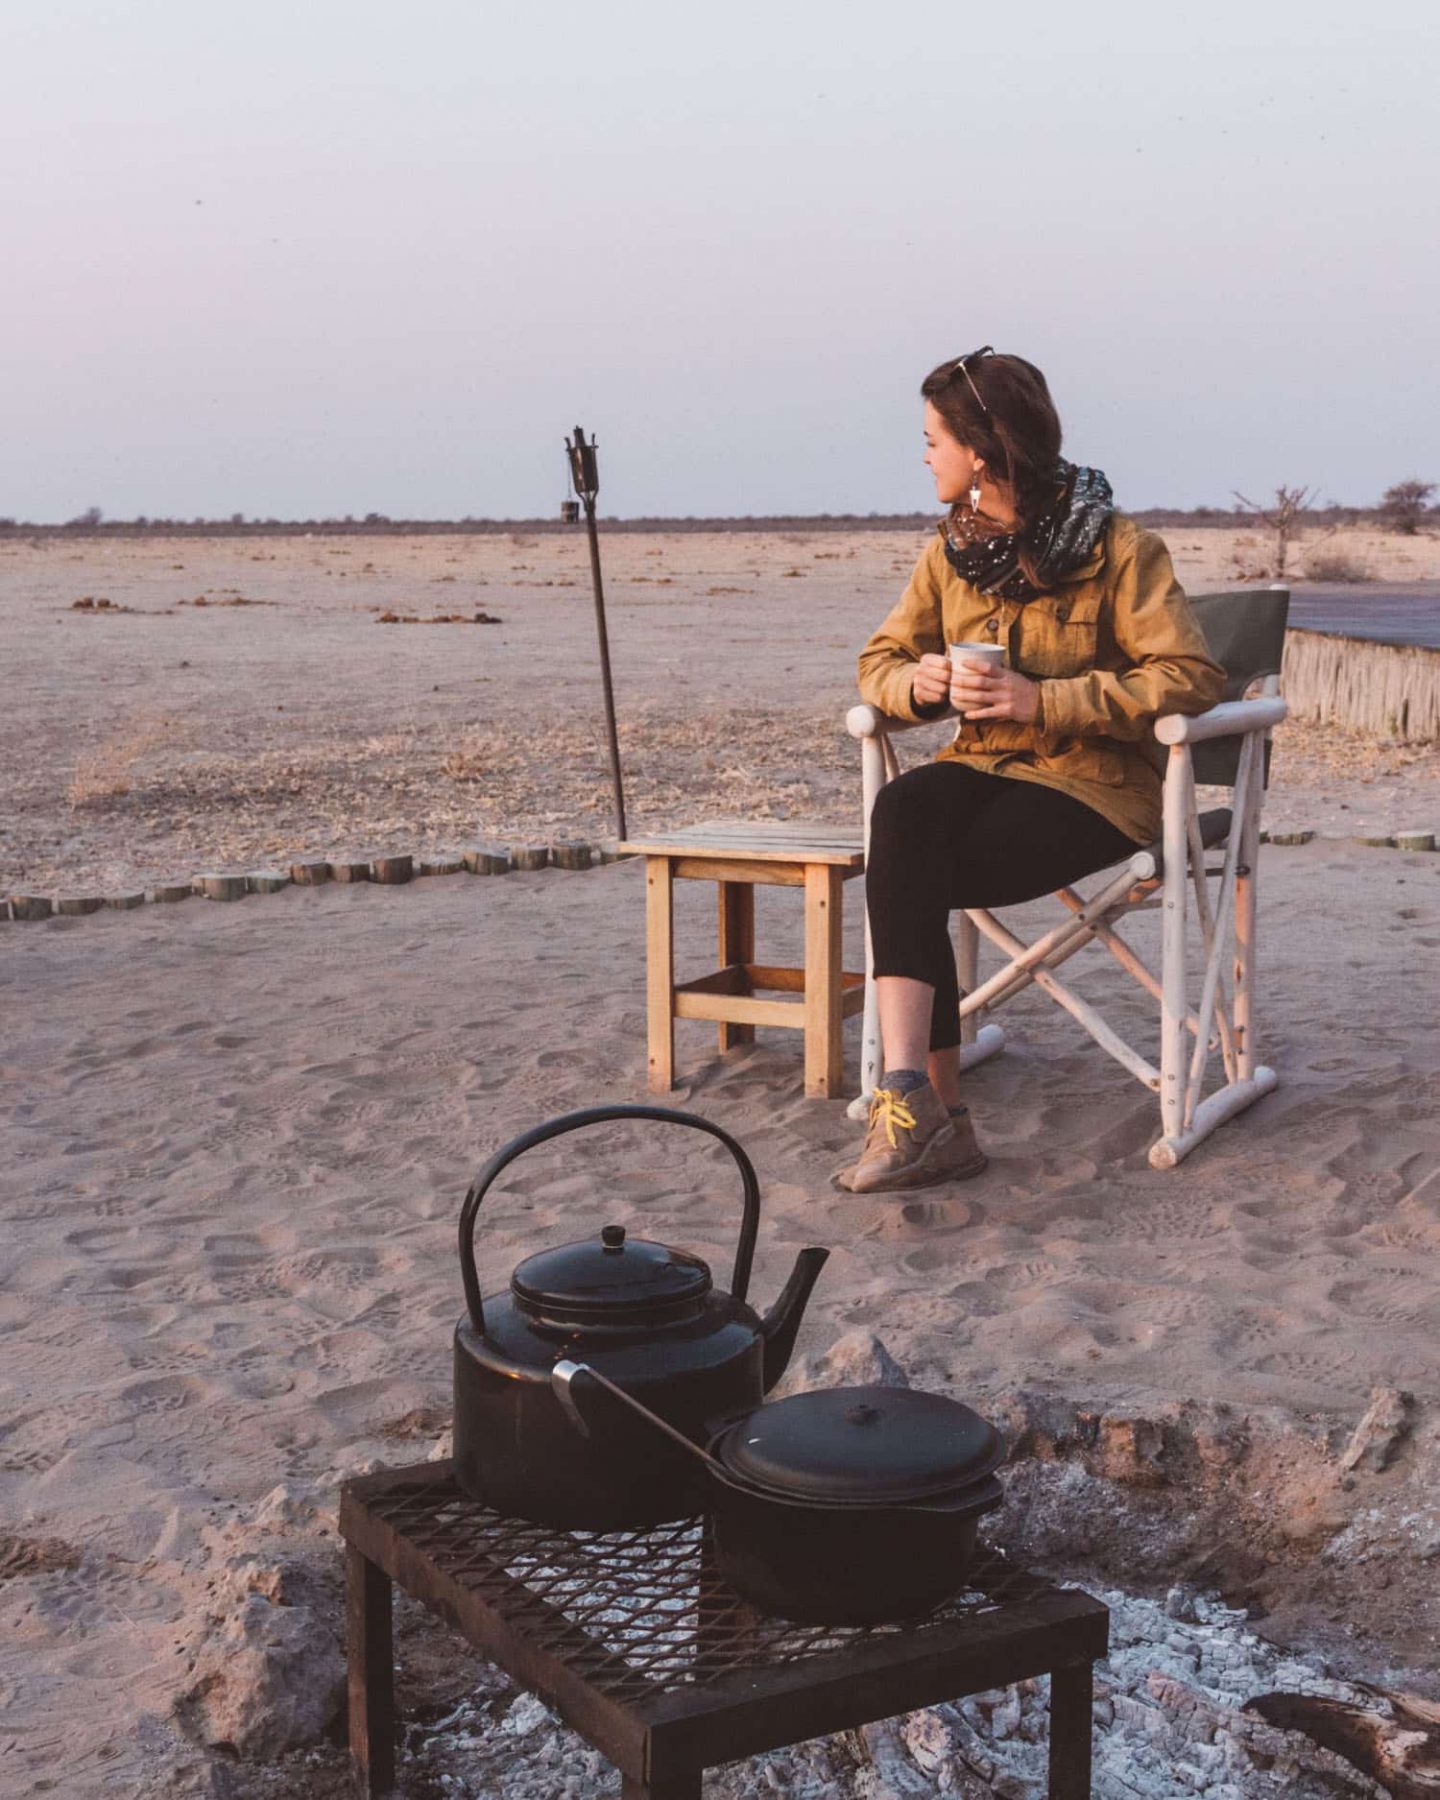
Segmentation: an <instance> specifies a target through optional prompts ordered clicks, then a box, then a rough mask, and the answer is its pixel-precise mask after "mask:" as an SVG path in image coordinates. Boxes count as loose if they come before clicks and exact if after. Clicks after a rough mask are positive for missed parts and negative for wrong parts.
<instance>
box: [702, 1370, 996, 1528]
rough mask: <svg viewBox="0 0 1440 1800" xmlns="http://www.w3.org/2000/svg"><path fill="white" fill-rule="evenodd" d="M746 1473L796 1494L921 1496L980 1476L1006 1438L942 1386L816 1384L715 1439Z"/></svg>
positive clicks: (857, 1499)
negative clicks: (940, 1390)
mask: <svg viewBox="0 0 1440 1800" xmlns="http://www.w3.org/2000/svg"><path fill="white" fill-rule="evenodd" d="M714 1453H715V1454H716V1455H717V1456H718V1457H719V1458H720V1460H721V1462H722V1463H723V1464H724V1465H725V1467H726V1468H727V1469H728V1470H730V1472H731V1473H732V1474H734V1475H738V1476H739V1477H740V1478H741V1479H742V1480H744V1481H746V1482H749V1483H751V1484H753V1485H754V1486H756V1487H761V1488H766V1489H769V1490H770V1491H771V1492H772V1493H780V1494H787V1495H790V1496H791V1497H794V1498H803V1499H814V1500H828V1501H833V1502H842V1503H844V1502H849V1503H852V1504H855V1505H863V1504H867V1503H868V1504H871V1505H874V1504H876V1503H886V1502H892V1501H893V1502H897V1503H898V1502H904V1501H907V1500H920V1499H923V1498H926V1497H928V1496H933V1495H937V1494H941V1493H945V1492H948V1491H952V1490H954V1489H956V1488H961V1487H965V1486H966V1485H968V1484H969V1483H971V1482H978V1481H981V1480H983V1479H984V1477H985V1476H987V1475H988V1474H990V1472H991V1471H992V1470H993V1469H995V1468H997V1467H998V1466H999V1464H1000V1462H1001V1461H1002V1460H1003V1458H1004V1455H1005V1443H1004V1440H1003V1439H1002V1438H1001V1436H1000V1433H999V1432H998V1431H997V1430H996V1429H995V1427H994V1426H993V1425H991V1424H990V1423H989V1421H988V1420H986V1419H982V1418H981V1417H980V1415H979V1413H977V1412H972V1411H971V1409H970V1408H969V1407H968V1406H963V1405H962V1404H961V1403H960V1402H959V1401H958V1400H948V1399H946V1398H945V1396H944V1395H943V1394H924V1393H917V1392H915V1391H913V1390H912V1389H909V1388H887V1387H852V1388H819V1389H816V1390H815V1391H814V1392H813V1393H808V1394H793V1395H792V1396H791V1397H790V1398H789V1399H788V1400H774V1401H771V1402H770V1403H769V1404H768V1405H765V1406H762V1407H759V1408H757V1410H756V1411H754V1412H752V1413H750V1414H748V1415H747V1416H746V1417H745V1418H743V1419H740V1420H738V1421H737V1422H736V1423H735V1424H734V1425H732V1426H730V1428H729V1429H728V1430H727V1431H726V1432H725V1433H724V1434H723V1436H722V1437H721V1439H720V1441H719V1442H718V1443H717V1444H716V1445H715V1446H714Z"/></svg>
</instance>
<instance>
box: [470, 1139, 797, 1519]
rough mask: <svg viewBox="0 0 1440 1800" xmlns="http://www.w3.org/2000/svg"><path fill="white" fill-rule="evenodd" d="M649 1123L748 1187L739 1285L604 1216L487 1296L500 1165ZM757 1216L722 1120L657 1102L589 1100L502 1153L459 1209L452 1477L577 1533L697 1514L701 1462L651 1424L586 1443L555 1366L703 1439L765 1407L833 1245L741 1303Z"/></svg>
mask: <svg viewBox="0 0 1440 1800" xmlns="http://www.w3.org/2000/svg"><path fill="white" fill-rule="evenodd" d="M617 1119H624V1120H633V1119H653V1120H656V1121H658V1122H660V1123H662V1124H669V1125H688V1126H690V1127H692V1128H693V1129H694V1130H696V1131H703V1132H707V1133H708V1134H709V1135H710V1136H711V1137H713V1138H718V1139H719V1140H720V1142H721V1143H722V1144H724V1146H725V1148H726V1149H727V1150H728V1151H729V1152H730V1154H731V1156H733V1157H734V1159H735V1162H736V1164H737V1165H738V1167H739V1170H740V1179H741V1182H742V1184H743V1188H744V1212H743V1216H742V1220H741V1226H740V1242H739V1245H738V1247H737V1249H736V1252H735V1269H734V1273H733V1274H732V1276H731V1280H730V1285H731V1289H732V1291H731V1292H730V1293H726V1292H725V1291H724V1290H723V1289H720V1288H717V1287H716V1286H715V1284H714V1282H713V1281H712V1279H711V1275H710V1269H709V1267H708V1265H707V1264H706V1263H704V1262H703V1261H702V1260H701V1259H700V1258H699V1257H698V1256H695V1255H692V1254H691V1253H690V1252H689V1251H686V1250H672V1249H670V1248H668V1247H667V1246H666V1245H664V1244H657V1243H652V1242H650V1241H648V1240H647V1239H644V1238H632V1237H629V1236H627V1234H626V1231H625V1228H624V1226H623V1225H613V1224H606V1225H602V1226H601V1227H600V1229H599V1230H597V1231H596V1232H595V1234H594V1235H593V1236H592V1237H589V1238H586V1239H582V1240H581V1241H580V1242H578V1243H572V1244H565V1245H563V1246H561V1247H560V1248H558V1249H554V1250H544V1251H541V1252H539V1253H538V1254H537V1255H535V1256H531V1257H528V1258H527V1259H526V1260H525V1261H524V1262H522V1263H521V1264H520V1265H519V1267H518V1268H517V1269H516V1270H515V1272H514V1274H513V1275H512V1276H511V1278H510V1287H509V1291H508V1292H507V1293H503V1294H491V1295H490V1296H488V1297H487V1298H485V1299H482V1298H481V1295H480V1281H479V1277H478V1275H477V1274H476V1269H475V1247H474V1238H475V1215H476V1213H477V1212H478V1211H479V1208H480V1202H481V1201H482V1200H483V1199H484V1197H485V1195H486V1193H487V1191H488V1190H489V1188H490V1187H491V1186H492V1184H493V1183H494V1181H495V1180H496V1178H497V1177H498V1176H499V1175H500V1173H501V1171H502V1170H504V1169H506V1168H508V1167H509V1165H510V1164H511V1163H512V1162H514V1161H515V1159H516V1158H517V1157H519V1156H522V1155H524V1153H525V1152H526V1151H527V1150H533V1149H534V1148H535V1147H536V1146H537V1145H538V1144H543V1143H547V1142H548V1141H549V1140H550V1139H551V1138H557V1137H560V1136H562V1135H563V1134H564V1133H566V1132H570V1131H578V1130H580V1129H581V1128H582V1127H584V1126H587V1125H601V1124H606V1123H608V1122H610V1121H612V1120H617ZM759 1223H760V1186H759V1183H758V1181H757V1180H756V1177H755V1170H754V1168H753V1167H752V1166H751V1163H750V1159H749V1158H748V1157H747V1156H746V1154H745V1152H744V1151H743V1150H742V1149H741V1148H740V1146H739V1144H737V1143H736V1142H735V1140H734V1139H733V1138H732V1137H731V1136H730V1135H729V1134H728V1133H727V1132H725V1131H722V1130H721V1129H720V1128H719V1126H717V1125H712V1124H711V1123H710V1122H709V1120H708V1119H701V1118H698V1117H696V1115H695V1114H693V1113H684V1112H676V1111H674V1110H673V1109H671V1108H669V1107H663V1106H596V1107H590V1108H587V1109H586V1110H585V1111H583V1112H573V1113H566V1114H565V1115H564V1116H563V1117H561V1118H558V1119H551V1120H550V1121H549V1122H548V1123H547V1124H544V1125H537V1126H536V1127H535V1129H534V1130H533V1131H527V1132H526V1133H525V1134H524V1135H523V1136H522V1137H518V1138H516V1139H515V1140H514V1142H513V1143H510V1144H507V1145H506V1146H505V1148H504V1149H503V1150H498V1151H497V1152H496V1153H495V1155H494V1156H492V1157H491V1159H490V1161H489V1162H488V1163H486V1165H485V1167H484V1168H483V1169H482V1170H481V1171H480V1174H479V1175H478V1176H477V1177H476V1179H475V1182H474V1184H473V1185H472V1186H471V1188H470V1191H469V1192H468V1193H467V1194H466V1196H465V1204H464V1207H463V1208H462V1210H461V1213H460V1272H461V1275H462V1277H463V1279H464V1283H465V1302H466V1313H465V1315H464V1316H463V1317H462V1318H461V1320H460V1322H459V1324H458V1325H457V1326H456V1327H455V1452H454V1454H455V1479H456V1480H457V1481H458V1483H459V1484H460V1486H461V1487H462V1488H463V1489H464V1490H465V1492H466V1493H467V1494H469V1495H470V1496H471V1497H472V1498H473V1499H475V1500H479V1501H481V1502H482V1503H483V1504H484V1505H486V1506H489V1507H493V1508H494V1509H495V1510H496V1511H497V1512H503V1513H510V1514H513V1515H515V1516H516V1517H519V1518H524V1519H533V1520H535V1521H536V1522H538V1523H540V1524H543V1525H554V1526H560V1527H563V1528H567V1529H574V1530H590V1531H611V1530H617V1529H620V1528H621V1527H627V1526H634V1527H638V1526H644V1525H655V1524H658V1523H660V1522H661V1521H662V1520H664V1519H678V1518H684V1517H685V1516H686V1515H687V1514H689V1513H692V1512H695V1511H698V1510H699V1507H700V1505H701V1503H702V1501H703V1498H704V1479H703V1470H700V1471H699V1472H698V1473H697V1470H696V1467H695V1465H694V1463H693V1462H692V1460H691V1459H690V1458H688V1457H686V1456H685V1455H684V1454H683V1453H682V1452H681V1451H680V1450H679V1449H678V1448H672V1447H669V1446H667V1445H666V1444H665V1442H664V1441H663V1439H662V1440H660V1441H659V1442H658V1443H657V1441H656V1438H655V1437H654V1435H653V1433H647V1432H646V1430H645V1427H644V1425H643V1423H642V1422H640V1421H638V1420H635V1421H631V1422H630V1428H628V1429H621V1430H618V1431H615V1432H612V1433H610V1434H608V1435H607V1436H606V1438H605V1440H604V1442H600V1441H598V1440H595V1441H587V1440H584V1439H581V1438H579V1437H578V1436H577V1434H576V1433H575V1432H574V1430H573V1429H572V1428H571V1425H570V1423H569V1421H568V1419H567V1418H566V1415H565V1411H564V1409H563V1407H562V1405H561V1403H560V1401H559V1399H558V1398H557V1397H556V1394H555V1392H554V1390H553V1388H552V1386H551V1380H550V1376H551V1371H552V1370H553V1368H554V1366H555V1364H556V1363H557V1362H584V1363H586V1364H588V1365H590V1366H591V1367H593V1368H595V1369H597V1370H598V1371H599V1372H600V1373H601V1374H602V1375H604V1376H605V1377H607V1378H608V1379H609V1380H610V1381H613V1382H614V1383H615V1384H616V1385H617V1386H618V1387H620V1388H622V1389H624V1390H625V1391H626V1392H627V1393H630V1394H633V1395H634V1396H635V1397H636V1398H637V1399H639V1400H640V1401H641V1402H642V1403H643V1404H644V1406H646V1407H647V1408H648V1409H649V1410H650V1411H651V1412H652V1413H654V1414H656V1415H657V1416H658V1417H660V1418H661V1419H663V1420H664V1421H665V1422H666V1423H667V1424H669V1425H671V1426H673V1427H674V1428H675V1429H677V1430H678V1431H680V1432H682V1433H683V1434H684V1435H685V1436H686V1437H687V1438H690V1439H692V1440H695V1441H703V1440H704V1438H705V1436H706V1421H707V1420H711V1419H714V1418H716V1417H718V1416H722V1415H726V1414H730V1413H733V1412H737V1411H743V1410H746V1409H748V1408H750V1407H754V1406H758V1405H759V1404H760V1401H761V1400H762V1398H763V1397H764V1395H765V1394H766V1393H768V1392H769V1390H770V1389H771V1388H772V1387H773V1386H774V1385H775V1383H776V1382H777V1381H778V1380H779V1379H780V1377H781V1375H782V1374H783V1373H784V1371H785V1368H786V1366H787V1364H788V1363H789V1361H790V1356H791V1353H792V1351H793V1350H794V1347H795V1337H796V1333H797V1332H798V1330H799V1328H800V1320H801V1318H802V1316H803V1314H804V1311H805V1306H806V1303H807V1301H808V1300H809V1298H810V1292H811V1289H812V1288H813V1287H814V1285H815V1281H816V1278H817V1276H818V1275H819V1273H820V1270H821V1268H822V1267H823V1266H824V1264H825V1261H826V1258H827V1257H828V1256H829V1254H830V1252H829V1251H828V1250H821V1249H809V1250H802V1251H801V1252H800V1254H799V1256H798V1258H797V1259H796V1263H795V1267H794V1269H793V1271H792V1272H791V1275H790V1279H789V1280H788V1281H787V1282H786V1284H785V1288H784V1291H783V1292H782V1293H781V1295H780V1297H779V1299H778V1300H777V1301H776V1302H775V1304H774V1306H773V1307H772V1308H771V1309H770V1311H769V1312H768V1313H766V1315H765V1316H764V1318H763V1319H762V1318H760V1317H758V1316H757V1315H756V1314H755V1312H754V1311H753V1310H752V1309H751V1308H750V1307H749V1306H748V1305H747V1304H746V1300H745V1296H746V1293H747V1290H748V1288H749V1285H750V1265H751V1262H752V1260H753V1258H754V1254H755V1238H756V1233H757V1230H758V1228H759Z"/></svg>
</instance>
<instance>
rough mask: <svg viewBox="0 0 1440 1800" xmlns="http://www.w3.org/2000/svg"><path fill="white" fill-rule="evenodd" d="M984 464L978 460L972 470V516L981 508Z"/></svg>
mask: <svg viewBox="0 0 1440 1800" xmlns="http://www.w3.org/2000/svg"><path fill="white" fill-rule="evenodd" d="M984 466H985V465H984V464H983V463H978V462H977V463H976V465H975V467H974V468H973V469H972V470H971V471H970V513H971V516H972V517H973V516H974V515H975V514H976V513H978V512H979V510H980V471H981V469H982V468H984Z"/></svg>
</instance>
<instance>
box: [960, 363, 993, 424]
mask: <svg viewBox="0 0 1440 1800" xmlns="http://www.w3.org/2000/svg"><path fill="white" fill-rule="evenodd" d="M994 354H995V350H994V347H993V345H990V344H986V345H985V346H984V347H983V348H982V349H979V350H969V351H967V352H966V353H965V355H964V356H957V357H956V359H955V364H954V367H953V368H952V369H951V371H950V376H949V379H950V380H951V381H953V380H954V379H955V377H956V376H957V375H963V376H964V377H965V380H966V381H967V382H968V383H969V387H970V392H971V393H972V394H973V395H974V396H975V404H976V405H977V406H978V407H979V408H980V410H981V412H983V413H984V415H985V417H986V418H987V419H988V418H989V417H990V408H989V407H988V406H987V405H986V404H985V402H984V401H983V400H982V399H981V398H980V390H979V388H977V387H976V385H975V377H974V376H973V375H972V374H971V373H970V371H969V369H968V368H967V367H966V364H967V363H972V362H978V361H979V359H980V358H981V357H982V356H993V355H994Z"/></svg>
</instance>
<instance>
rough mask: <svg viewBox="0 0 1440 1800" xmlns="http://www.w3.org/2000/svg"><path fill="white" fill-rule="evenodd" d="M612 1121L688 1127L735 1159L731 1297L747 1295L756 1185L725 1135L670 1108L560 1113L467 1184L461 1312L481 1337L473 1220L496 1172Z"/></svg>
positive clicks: (755, 1219)
mask: <svg viewBox="0 0 1440 1800" xmlns="http://www.w3.org/2000/svg"><path fill="white" fill-rule="evenodd" d="M615 1119H654V1120H656V1121H658V1122H659V1123H660V1124H662V1125H690V1126H693V1127H694V1129H695V1130H696V1131H704V1132H708V1133H709V1135H710V1136H711V1137H713V1138H719V1140H720V1142H721V1143H722V1144H723V1145H724V1146H725V1148H726V1149H727V1150H728V1151H729V1152H730V1154H731V1156H733V1157H734V1159H735V1161H736V1163H737V1165H738V1166H739V1169H740V1180H741V1183H742V1185H743V1187H744V1194H745V1200H744V1213H743V1215H742V1217H741V1221H740V1242H739V1243H738V1245H737V1246H736V1249H735V1268H734V1272H733V1273H732V1274H731V1277H730V1292H731V1293H732V1294H733V1295H734V1297H735V1298H736V1299H737V1300H743V1299H744V1298H745V1296H746V1294H747V1293H748V1292H749V1289H750V1265H751V1263H752V1262H753V1261H754V1260H755V1239H756V1235H757V1234H758V1232H759V1229H760V1183H759V1181H758V1180H757V1179H756V1175H755V1169H754V1165H753V1164H752V1163H751V1161H750V1158H749V1157H748V1156H747V1155H746V1154H745V1152H744V1151H743V1150H742V1149H741V1148H740V1146H739V1145H738V1144H737V1143H736V1142H735V1140H734V1138H733V1137H731V1135H730V1133H729V1132H728V1131H722V1130H721V1129H720V1127H719V1126H718V1125H712V1124H711V1123H710V1121H709V1120H708V1119H702V1118H701V1117H700V1116H699V1114H698V1113H687V1112H677V1111H676V1110H675V1108H674V1107H670V1106H589V1107H586V1108H584V1110H583V1111H581V1112H572V1113H563V1114H562V1115H561V1116H560V1117H559V1118H558V1119H550V1120H548V1121H547V1122H546V1123H545V1124H544V1125H537V1126H535V1128H534V1129H533V1130H532V1131H527V1132H525V1133H524V1134H523V1135H522V1136H520V1137H518V1138H515V1139H514V1140H513V1142H511V1143H508V1144H506V1145H505V1147H504V1148H503V1149H502V1150H497V1151H496V1152H495V1154H494V1155H493V1156H492V1157H491V1158H490V1160H489V1162H487V1163H486V1165H485V1167H484V1168H483V1169H482V1170H481V1171H480V1173H479V1174H478V1175H477V1176H476V1177H475V1179H474V1181H473V1182H472V1183H471V1184H470V1189H469V1192H468V1193H467V1194H466V1196H465V1204H464V1205H463V1206H462V1207H461V1209H460V1275H461V1279H462V1280H463V1281H464V1283H465V1306H466V1309H467V1311H468V1312H469V1314H470V1323H471V1324H472V1325H473V1326H474V1327H475V1330H476V1331H477V1332H478V1333H479V1335H480V1336H481V1337H483V1336H484V1335H485V1307H484V1303H483V1302H482V1300H481V1298H480V1278H479V1276H478V1275H477V1273H476V1270H475V1215H476V1213H477V1212H478V1211H479V1210H480V1202H481V1201H482V1200H483V1199H484V1198H485V1195H486V1193H487V1192H488V1191H489V1189H490V1187H491V1186H492V1184H493V1183H494V1181H495V1179H496V1177H497V1176H498V1175H499V1174H500V1172H501V1171H502V1170H503V1169H506V1168H508V1167H509V1166H510V1164H511V1163H512V1162H514V1161H515V1159H516V1157H517V1156H523V1155H524V1154H525V1152H526V1151H527V1150H533V1149H534V1148H535V1147H536V1145H537V1144H544V1143H547V1142H548V1141H549V1140H550V1139H551V1138H557V1137H561V1136H563V1135H564V1134H565V1133H566V1132H567V1131H579V1130H580V1129H581V1128H582V1127H583V1126H586V1125H604V1124H607V1123H609V1122H610V1121H611V1120H615Z"/></svg>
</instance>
